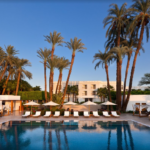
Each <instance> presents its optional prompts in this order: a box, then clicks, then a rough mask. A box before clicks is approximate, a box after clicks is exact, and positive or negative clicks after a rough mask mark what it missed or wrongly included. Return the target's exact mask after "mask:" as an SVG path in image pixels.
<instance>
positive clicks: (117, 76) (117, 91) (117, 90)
mask: <svg viewBox="0 0 150 150" xmlns="http://www.w3.org/2000/svg"><path fill="white" fill-rule="evenodd" d="M116 78H117V79H116V81H117V82H116V84H117V85H116V100H117V104H118V105H117V107H118V109H119V96H118V93H119V87H118V86H119V61H118V60H117V75H116Z"/></svg>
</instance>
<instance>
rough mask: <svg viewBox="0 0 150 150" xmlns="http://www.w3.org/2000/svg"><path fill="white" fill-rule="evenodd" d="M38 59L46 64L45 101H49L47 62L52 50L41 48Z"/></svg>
mask: <svg viewBox="0 0 150 150" xmlns="http://www.w3.org/2000/svg"><path fill="white" fill-rule="evenodd" d="M37 53H38V55H37V56H38V57H39V58H41V59H42V60H43V61H42V63H44V81H45V100H46V101H47V80H46V62H47V59H48V58H49V57H50V55H51V51H50V49H47V48H44V50H43V49H42V48H40V49H39V50H38V51H37Z"/></svg>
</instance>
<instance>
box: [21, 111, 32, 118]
mask: <svg viewBox="0 0 150 150" xmlns="http://www.w3.org/2000/svg"><path fill="white" fill-rule="evenodd" d="M22 117H30V111H26V112H25V114H24V115H22Z"/></svg>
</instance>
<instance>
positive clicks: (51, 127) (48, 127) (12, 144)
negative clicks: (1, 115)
mask: <svg viewBox="0 0 150 150" xmlns="http://www.w3.org/2000/svg"><path fill="white" fill-rule="evenodd" d="M0 150H150V128H149V127H146V126H144V125H141V124H138V123H135V122H132V121H117V122H111V121H109V122H103V121H97V122H94V121H78V120H72V121H69V120H66V121H61V122H56V121H50V122H45V121H41V122H39V121H37V122H36V121H9V122H6V123H3V124H1V125H0Z"/></svg>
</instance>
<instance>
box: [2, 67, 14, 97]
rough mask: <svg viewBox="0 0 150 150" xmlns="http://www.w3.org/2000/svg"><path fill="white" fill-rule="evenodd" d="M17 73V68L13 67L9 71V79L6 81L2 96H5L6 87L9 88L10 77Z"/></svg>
mask: <svg viewBox="0 0 150 150" xmlns="http://www.w3.org/2000/svg"><path fill="white" fill-rule="evenodd" d="M15 71H16V70H15V68H13V67H11V68H10V69H9V73H8V77H7V79H6V81H5V84H4V88H3V92H2V95H4V94H5V91H6V87H7V83H8V81H9V78H10V75H13V74H14V73H15Z"/></svg>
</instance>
